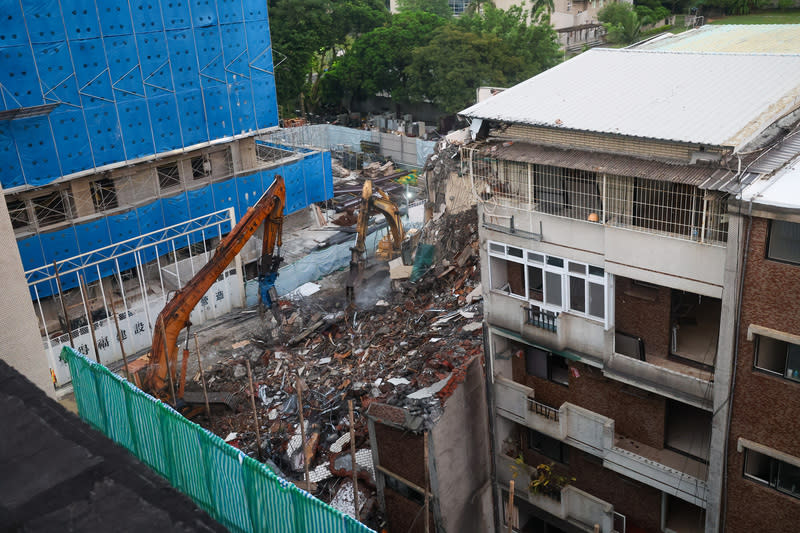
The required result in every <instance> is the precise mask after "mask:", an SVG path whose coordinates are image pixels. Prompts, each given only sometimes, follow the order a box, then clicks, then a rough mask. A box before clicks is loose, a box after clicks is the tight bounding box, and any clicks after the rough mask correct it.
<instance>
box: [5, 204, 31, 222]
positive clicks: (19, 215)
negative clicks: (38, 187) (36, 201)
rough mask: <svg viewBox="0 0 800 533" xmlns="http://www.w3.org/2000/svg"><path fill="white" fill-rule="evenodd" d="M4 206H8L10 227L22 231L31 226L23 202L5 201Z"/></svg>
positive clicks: (26, 207)
mask: <svg viewBox="0 0 800 533" xmlns="http://www.w3.org/2000/svg"><path fill="white" fill-rule="evenodd" d="M6 205H7V206H8V215H9V216H10V217H11V227H13V228H14V229H24V228H27V227H28V226H30V225H31V219H30V216H29V215H28V205H27V204H26V203H25V200H7V201H6Z"/></svg>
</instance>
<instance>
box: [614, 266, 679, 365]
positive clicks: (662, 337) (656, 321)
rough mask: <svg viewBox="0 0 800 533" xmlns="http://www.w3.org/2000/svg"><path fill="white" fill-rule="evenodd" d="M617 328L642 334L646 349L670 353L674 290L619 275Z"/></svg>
mask: <svg viewBox="0 0 800 533" xmlns="http://www.w3.org/2000/svg"><path fill="white" fill-rule="evenodd" d="M616 283H617V290H616V295H615V297H616V303H615V309H616V316H615V320H616V329H617V331H618V332H621V333H627V334H628V335H633V336H634V337H640V338H641V339H642V340H643V341H644V349H645V353H646V354H648V355H657V356H660V357H666V356H667V355H668V354H669V329H670V303H671V302H670V297H671V290H670V289H669V288H667V287H661V286H645V285H641V284H637V283H635V282H634V281H633V280H632V279H629V278H623V277H617V279H616Z"/></svg>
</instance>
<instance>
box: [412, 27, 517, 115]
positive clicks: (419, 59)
mask: <svg viewBox="0 0 800 533" xmlns="http://www.w3.org/2000/svg"><path fill="white" fill-rule="evenodd" d="M522 66H523V61H522V59H521V58H520V57H519V56H517V55H515V54H514V50H512V49H511V47H510V46H509V45H508V44H506V43H505V42H503V40H502V39H500V38H499V37H497V36H495V35H492V34H486V35H480V34H477V33H472V32H468V31H464V30H463V29H461V28H459V27H458V26H455V25H448V26H444V27H442V28H440V29H438V30H436V35H435V36H434V38H433V39H431V41H430V43H429V44H428V45H427V46H421V47H419V48H417V49H415V50H414V53H413V59H412V61H411V65H410V66H409V67H408V68H407V69H406V72H407V74H408V77H409V80H410V83H409V91H410V93H411V96H412V98H413V99H415V100H418V101H425V100H427V101H430V102H433V103H434V104H436V105H438V106H439V107H440V108H442V109H443V110H444V111H446V112H448V113H456V112H458V111H460V110H462V109H464V108H465V107H467V106H469V105H470V104H472V103H474V102H475V90H476V89H477V88H478V87H480V86H482V85H500V86H505V85H508V84H509V83H510V82H511V80H512V79H513V77H514V73H516V72H519V71H520V69H521V68H522Z"/></svg>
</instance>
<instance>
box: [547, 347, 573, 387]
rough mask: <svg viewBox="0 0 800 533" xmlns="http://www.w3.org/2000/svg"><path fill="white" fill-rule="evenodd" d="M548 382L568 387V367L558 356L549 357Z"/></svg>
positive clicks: (565, 361)
mask: <svg viewBox="0 0 800 533" xmlns="http://www.w3.org/2000/svg"><path fill="white" fill-rule="evenodd" d="M550 380H551V381H555V382H556V383H560V384H561V385H569V365H568V364H567V360H566V359H564V358H563V357H561V356H560V355H555V354H551V355H550Z"/></svg>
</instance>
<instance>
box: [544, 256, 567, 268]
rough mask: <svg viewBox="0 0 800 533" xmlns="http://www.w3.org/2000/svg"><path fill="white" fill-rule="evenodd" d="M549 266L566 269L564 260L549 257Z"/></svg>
mask: <svg viewBox="0 0 800 533" xmlns="http://www.w3.org/2000/svg"><path fill="white" fill-rule="evenodd" d="M547 264H548V265H550V266H554V267H559V268H564V260H563V259H561V258H559V257H553V256H550V255H548V256H547Z"/></svg>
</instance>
